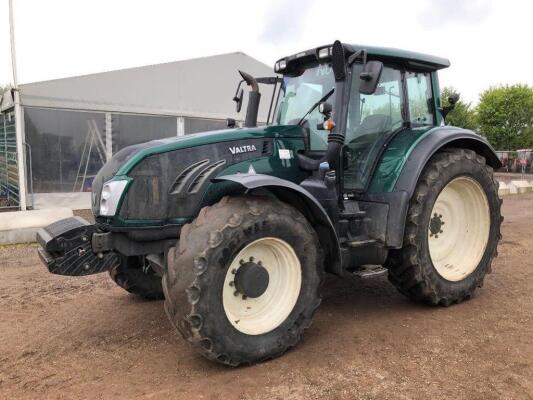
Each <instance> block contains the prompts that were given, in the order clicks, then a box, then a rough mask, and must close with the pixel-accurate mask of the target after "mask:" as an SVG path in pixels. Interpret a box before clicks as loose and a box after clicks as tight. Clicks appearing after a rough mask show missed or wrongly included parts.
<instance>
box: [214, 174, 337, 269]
mask: <svg viewBox="0 0 533 400" xmlns="http://www.w3.org/2000/svg"><path fill="white" fill-rule="evenodd" d="M213 182H214V183H215V184H216V183H217V182H233V183H236V184H238V185H239V186H240V187H241V188H242V193H251V194H253V193H254V192H260V191H266V192H268V193H270V194H272V195H273V196H275V197H276V198H278V199H280V200H281V201H283V202H285V203H287V204H290V205H291V206H293V207H294V208H296V209H297V210H299V211H300V212H301V213H302V214H303V215H304V216H305V217H306V218H307V220H308V221H309V222H310V223H311V225H312V226H313V228H314V229H315V230H316V232H317V234H318V238H319V240H320V244H321V245H322V248H323V249H324V251H325V264H324V265H325V268H326V271H328V272H331V273H334V274H337V275H342V265H341V250H340V246H339V239H338V237H337V232H336V231H335V227H334V225H333V223H332V222H331V219H330V218H329V216H328V214H327V212H326V211H325V210H324V208H323V207H322V206H321V205H320V203H319V202H318V201H317V200H316V199H315V198H314V197H313V196H312V195H311V193H309V192H308V191H307V190H305V189H303V188H302V187H301V186H299V185H297V184H295V183H293V182H291V181H287V180H285V179H280V178H276V177H273V176H270V175H263V174H236V175H226V176H220V177H217V178H215V179H213Z"/></svg>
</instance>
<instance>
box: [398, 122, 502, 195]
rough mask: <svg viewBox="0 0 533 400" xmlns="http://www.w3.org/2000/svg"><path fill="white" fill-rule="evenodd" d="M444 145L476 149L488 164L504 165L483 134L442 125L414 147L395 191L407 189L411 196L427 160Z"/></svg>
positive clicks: (492, 165)
mask: <svg viewBox="0 0 533 400" xmlns="http://www.w3.org/2000/svg"><path fill="white" fill-rule="evenodd" d="M444 147H457V148H463V149H470V150H474V151H475V152H476V153H478V154H479V155H482V156H483V157H485V159H486V160H487V164H488V165H490V166H491V167H492V168H494V169H497V168H500V167H501V166H502V164H501V162H500V159H499V158H498V156H497V154H496V152H495V151H494V149H493V148H492V146H491V145H490V143H489V142H488V141H487V140H486V139H485V138H484V137H483V136H480V135H478V134H477V133H475V132H473V131H469V130H467V129H460V128H455V127H442V128H438V129H435V130H434V131H433V132H431V133H430V134H429V135H427V136H426V138H425V139H423V140H422V141H420V143H418V145H417V146H416V147H415V148H414V149H413V151H412V152H411V154H410V155H409V158H408V159H407V161H406V163H405V165H404V167H403V169H402V172H401V174H400V176H399V177H398V180H397V181H396V185H395V186H394V191H395V192H397V191H406V192H407V193H408V194H409V197H411V196H412V194H413V193H414V190H415V187H416V184H417V183H418V178H420V175H421V174H422V170H423V169H424V167H425V166H426V164H427V162H428V161H429V159H430V158H431V157H432V156H433V155H434V154H435V153H436V152H437V151H439V150H440V149H442V148H444Z"/></svg>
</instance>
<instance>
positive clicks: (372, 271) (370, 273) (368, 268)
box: [352, 265, 387, 279]
mask: <svg viewBox="0 0 533 400" xmlns="http://www.w3.org/2000/svg"><path fill="white" fill-rule="evenodd" d="M386 273H387V269H386V268H383V267H382V266H381V265H363V266H362V267H361V268H359V269H357V270H355V271H353V272H352V274H353V275H354V276H356V277H358V278H363V279H366V278H374V277H376V276H380V275H384V274H386Z"/></svg>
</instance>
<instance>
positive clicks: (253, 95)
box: [239, 71, 261, 128]
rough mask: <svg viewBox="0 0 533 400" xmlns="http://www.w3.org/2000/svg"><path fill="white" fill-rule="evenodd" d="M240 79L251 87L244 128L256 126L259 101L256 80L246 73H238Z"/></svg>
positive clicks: (259, 96)
mask: <svg viewBox="0 0 533 400" xmlns="http://www.w3.org/2000/svg"><path fill="white" fill-rule="evenodd" d="M239 74H241V76H242V79H244V81H245V82H246V84H247V85H248V86H250V87H251V91H250V93H249V94H248V108H247V109H246V119H245V120H244V126H245V127H247V128H249V127H253V126H257V114H258V112H259V102H260V101H261V93H259V85H258V84H257V80H256V79H255V78H254V77H253V76H252V75H250V74H247V73H246V72H243V71H239Z"/></svg>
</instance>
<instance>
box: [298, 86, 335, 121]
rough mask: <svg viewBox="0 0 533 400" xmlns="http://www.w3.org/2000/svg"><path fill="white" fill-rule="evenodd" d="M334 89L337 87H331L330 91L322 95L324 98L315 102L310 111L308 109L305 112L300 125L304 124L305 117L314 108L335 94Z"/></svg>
mask: <svg viewBox="0 0 533 400" xmlns="http://www.w3.org/2000/svg"><path fill="white" fill-rule="evenodd" d="M334 91H335V88H331V90H330V91H329V92H327V93H326V94H325V95H324V96H322V98H321V99H320V100H318V101H317V102H316V103H315V104H313V106H312V107H311V108H310V109H309V111H307V112H306V113H305V115H304V116H303V117H302V119H300V121H298V125H299V126H302V124H303V122H304V121H305V118H306V117H307V116H308V115H309V114H311V113H312V112H313V110H314V109H315V108H317V107H318V106H319V104H320V103H323V102H324V101H326V100H327V99H329V97H330V96H331V95H332V94H333V92H334Z"/></svg>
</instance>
